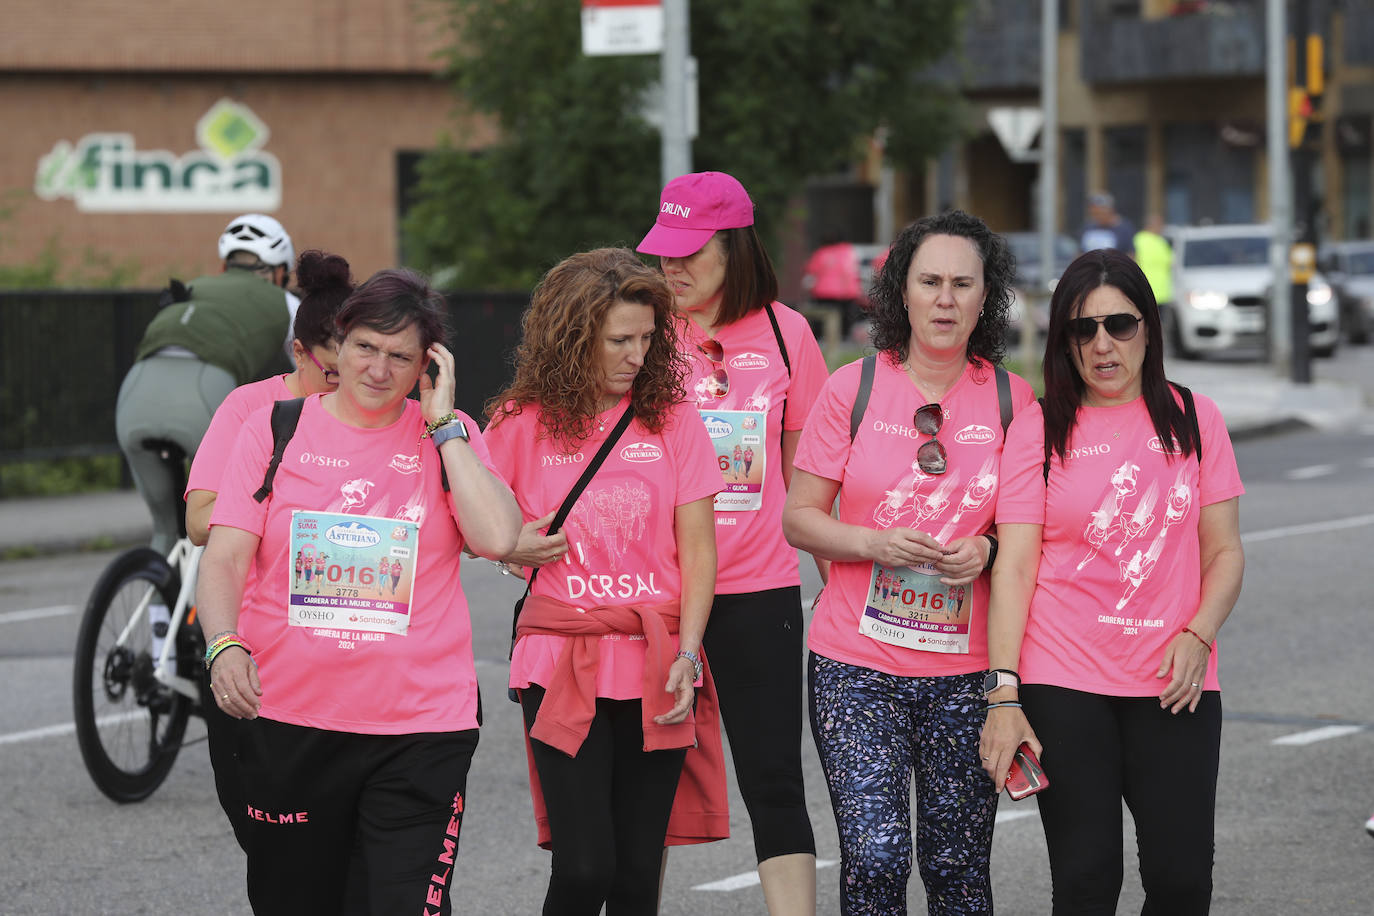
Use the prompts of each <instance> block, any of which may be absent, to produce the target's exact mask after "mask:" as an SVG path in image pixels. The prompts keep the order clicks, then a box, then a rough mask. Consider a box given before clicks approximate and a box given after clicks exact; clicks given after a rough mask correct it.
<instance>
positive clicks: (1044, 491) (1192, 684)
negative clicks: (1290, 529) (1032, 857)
mask: <svg viewBox="0 0 1374 916" xmlns="http://www.w3.org/2000/svg"><path fill="white" fill-rule="evenodd" d="M1163 339H1164V338H1163V336H1162V334H1161V332H1160V320H1159V309H1158V307H1157V305H1156V303H1155V298H1154V294H1153V293H1152V292H1151V291H1150V285H1149V282H1148V281H1147V280H1146V278H1145V275H1144V274H1143V273H1142V272H1141V270H1140V268H1139V267H1138V266H1137V265H1136V263H1135V262H1134V261H1133V260H1131V258H1129V257H1128V256H1126V255H1123V254H1121V253H1120V252H1117V251H1114V250H1110V249H1103V250H1098V251H1091V252H1088V253H1086V254H1084V255H1082V256H1080V257H1079V258H1078V259H1077V260H1076V261H1074V262H1073V263H1072V264H1070V265H1069V267H1068V269H1067V270H1065V271H1064V275H1063V277H1062V278H1061V279H1060V281H1059V284H1058V286H1057V287H1056V288H1055V291H1054V297H1053V300H1052V302H1051V304H1050V325H1049V339H1048V341H1047V342H1046V345H1045V347H1046V349H1045V397H1044V400H1043V401H1042V402H1041V404H1040V405H1037V406H1034V407H1032V408H1031V409H1029V410H1027V411H1026V412H1025V413H1024V414H1022V415H1021V416H1019V417H1018V418H1017V420H1016V422H1015V423H1013V424H1012V427H1011V429H1010V431H1009V433H1008V436H1007V447H1006V452H1005V454H1004V456H1003V459H1002V478H1003V485H1002V494H1001V497H1000V499H999V502H998V507H997V523H998V524H997V532H998V536H999V538H1000V539H1001V555H1000V558H999V559H998V561H997V566H996V568H995V569H994V571H993V604H992V608H991V611H990V614H989V637H988V639H989V653H990V656H991V663H992V665H993V667H994V668H1001V669H1007V672H1008V673H1007V676H1006V680H1005V682H1004V683H1003V684H1002V685H1000V686H998V688H997V690H995V691H994V692H993V693H992V695H991V696H990V708H989V711H988V724H987V727H986V729H985V730H984V733H983V739H982V751H981V753H982V754H983V755H984V761H985V762H984V766H985V767H986V769H987V771H988V773H989V774H990V775H991V776H992V777H993V778H994V779H995V780H996V782H997V786H998V788H1001V786H1002V784H1003V782H1004V781H1005V779H1006V776H1007V767H1008V763H1009V762H1010V760H1011V757H1012V754H1013V753H1014V752H1015V750H1016V748H1017V746H1018V745H1019V744H1020V743H1021V742H1022V741H1026V742H1028V743H1029V744H1030V745H1031V747H1032V748H1033V749H1034V750H1036V751H1038V752H1040V760H1041V763H1042V764H1043V765H1044V768H1045V772H1046V774H1047V775H1048V776H1049V778H1050V781H1051V785H1050V786H1049V788H1047V789H1046V790H1045V791H1044V792H1042V793H1040V794H1039V795H1038V796H1037V798H1038V800H1039V806H1040V819H1041V822H1042V824H1043V825H1044V828H1045V838H1046V841H1047V845H1048V848H1049V858H1050V871H1051V876H1052V878H1053V887H1054V912H1055V913H1110V912H1115V911H1116V904H1117V897H1118V895H1119V894H1120V891H1121V879H1122V868H1123V866H1122V839H1121V826H1122V825H1121V801H1122V799H1124V800H1125V802H1126V804H1127V805H1128V806H1129V807H1130V809H1131V813H1132V815H1133V817H1134V819H1135V826H1136V840H1137V845H1138V848H1139V852H1140V875H1141V880H1142V883H1143V885H1144V889H1145V895H1146V900H1145V911H1146V912H1150V913H1179V914H1190V913H1206V912H1207V910H1208V907H1209V905H1210V901H1211V890H1212V854H1213V820H1214V810H1215V805H1216V778H1217V762H1218V753H1219V748H1220V743H1221V695H1220V692H1219V691H1220V688H1219V686H1218V682H1217V655H1216V651H1215V641H1216V637H1217V631H1218V630H1219V629H1220V628H1221V625H1222V623H1224V622H1225V620H1226V618H1227V616H1228V615H1229V614H1230V613H1231V608H1232V607H1233V606H1234V605H1235V602H1236V597H1237V596H1238V595H1239V593H1240V586H1241V575H1242V572H1243V569H1244V563H1245V561H1244V556H1243V554H1242V550H1241V543H1240V531H1239V516H1238V503H1239V498H1240V494H1241V493H1242V492H1243V488H1242V486H1241V481H1240V475H1239V473H1238V472H1237V470H1236V460H1235V455H1234V453H1233V452H1232V449H1231V440H1230V437H1229V436H1228V435H1227V432H1226V426H1225V424H1224V422H1223V421H1222V417H1221V414H1220V413H1219V412H1218V411H1217V408H1216V405H1215V404H1213V403H1212V401H1210V400H1208V399H1207V398H1205V397H1202V396H1201V395H1193V394H1192V393H1190V392H1188V391H1187V389H1182V388H1179V387H1178V386H1176V385H1171V384H1170V383H1169V381H1168V380H1167V379H1165V377H1164V358H1163V346H1162V342H1163Z"/></svg>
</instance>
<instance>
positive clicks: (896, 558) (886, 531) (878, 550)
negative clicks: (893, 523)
mask: <svg viewBox="0 0 1374 916" xmlns="http://www.w3.org/2000/svg"><path fill="white" fill-rule="evenodd" d="M867 531H868V545H867V551H866V552H867V554H868V557H869V559H871V560H873V561H874V562H876V563H881V564H882V565H884V566H887V567H893V568H895V567H898V566H920V565H923V564H931V563H937V562H939V561H940V560H941V559H942V558H943V557H944V556H945V548H944V547H942V546H941V544H940V542H939V541H937V540H935V538H933V537H931V536H930V535H929V534H926V533H925V532H924V531H917V530H916V529H915V528H872V529H867Z"/></svg>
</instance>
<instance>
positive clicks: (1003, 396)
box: [993, 366, 1011, 439]
mask: <svg viewBox="0 0 1374 916" xmlns="http://www.w3.org/2000/svg"><path fill="white" fill-rule="evenodd" d="M993 375H995V376H997V410H998V412H999V413H1001V415H1002V438H1003V439H1005V438H1006V437H1007V427H1008V426H1010V425H1011V376H1010V375H1008V374H1007V370H1006V369H1003V368H1002V367H1001V366H996V367H994V368H993Z"/></svg>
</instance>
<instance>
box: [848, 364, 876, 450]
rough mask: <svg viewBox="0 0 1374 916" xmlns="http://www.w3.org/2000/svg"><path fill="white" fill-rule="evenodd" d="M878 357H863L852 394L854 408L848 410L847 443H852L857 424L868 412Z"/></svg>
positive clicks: (856, 431) (857, 430) (856, 433)
mask: <svg viewBox="0 0 1374 916" xmlns="http://www.w3.org/2000/svg"><path fill="white" fill-rule="evenodd" d="M877 364H878V356H877V354H875V353H870V354H868V355H867V356H865V357H864V361H863V366H862V368H860V370H859V390H858V391H856V392H855V393H854V406H853V407H851V408H850V410H849V442H850V444H851V445H852V444H853V443H854V437H855V436H856V435H858V433H859V424H860V423H862V422H863V420H864V412H865V411H866V410H868V398H869V396H870V395H871V394H873V371H874V369H875V368H876V367H877Z"/></svg>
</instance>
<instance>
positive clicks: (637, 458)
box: [620, 442, 663, 464]
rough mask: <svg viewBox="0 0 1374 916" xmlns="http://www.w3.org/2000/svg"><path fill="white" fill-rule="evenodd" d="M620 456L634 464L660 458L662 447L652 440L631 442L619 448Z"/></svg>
mask: <svg viewBox="0 0 1374 916" xmlns="http://www.w3.org/2000/svg"><path fill="white" fill-rule="evenodd" d="M620 457H621V458H624V459H625V460H626V461H633V462H634V463H636V464H645V463H647V462H650V461H657V460H659V459H660V458H662V457H663V449H661V448H659V447H658V446H657V445H654V444H653V443H652V442H631V443H630V444H629V445H627V446H625V447H624V448H622V449H621V450H620Z"/></svg>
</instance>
